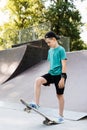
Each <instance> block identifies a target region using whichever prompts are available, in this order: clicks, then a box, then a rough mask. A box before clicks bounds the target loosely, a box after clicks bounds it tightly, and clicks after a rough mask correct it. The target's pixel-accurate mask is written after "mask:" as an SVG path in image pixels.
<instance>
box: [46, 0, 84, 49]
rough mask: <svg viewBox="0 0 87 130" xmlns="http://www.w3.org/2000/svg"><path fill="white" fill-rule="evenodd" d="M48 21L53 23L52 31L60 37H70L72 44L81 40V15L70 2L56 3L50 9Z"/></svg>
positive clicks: (47, 15) (47, 16)
mask: <svg viewBox="0 0 87 130" xmlns="http://www.w3.org/2000/svg"><path fill="white" fill-rule="evenodd" d="M46 19H47V20H48V21H50V22H51V29H52V30H53V31H55V32H56V33H57V34H59V35H64V36H67V37H70V39H71V46H70V47H71V50H72V44H73V42H75V41H76V40H78V44H79V39H80V33H81V32H80V27H81V26H82V25H83V24H82V22H81V15H80V13H79V11H78V10H76V8H75V6H74V5H73V4H71V3H70V2H59V1H57V2H55V3H54V4H52V5H51V6H50V7H49V8H48V12H47V14H46Z"/></svg>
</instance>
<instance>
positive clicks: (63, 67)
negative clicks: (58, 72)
mask: <svg viewBox="0 0 87 130" xmlns="http://www.w3.org/2000/svg"><path fill="white" fill-rule="evenodd" d="M66 61H67V60H62V73H66Z"/></svg>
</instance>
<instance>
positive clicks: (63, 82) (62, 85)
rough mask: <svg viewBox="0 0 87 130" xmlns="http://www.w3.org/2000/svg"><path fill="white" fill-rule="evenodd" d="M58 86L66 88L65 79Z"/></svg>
mask: <svg viewBox="0 0 87 130" xmlns="http://www.w3.org/2000/svg"><path fill="white" fill-rule="evenodd" d="M58 86H59V88H64V86H65V79H64V78H61V80H60V81H59V84H58Z"/></svg>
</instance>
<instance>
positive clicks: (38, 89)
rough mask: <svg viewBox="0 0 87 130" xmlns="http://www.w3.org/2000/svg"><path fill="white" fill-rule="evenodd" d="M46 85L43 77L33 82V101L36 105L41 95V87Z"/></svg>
mask: <svg viewBox="0 0 87 130" xmlns="http://www.w3.org/2000/svg"><path fill="white" fill-rule="evenodd" d="M45 83H47V80H46V79H45V78H43V77H39V78H37V79H36V80H35V84H34V101H35V103H36V104H37V105H39V99H40V93H41V85H42V84H45Z"/></svg>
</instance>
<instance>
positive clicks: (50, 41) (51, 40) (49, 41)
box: [45, 38, 56, 48]
mask: <svg viewBox="0 0 87 130" xmlns="http://www.w3.org/2000/svg"><path fill="white" fill-rule="evenodd" d="M45 41H46V43H47V45H48V46H49V47H51V48H55V46H56V39H55V38H46V39H45Z"/></svg>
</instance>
